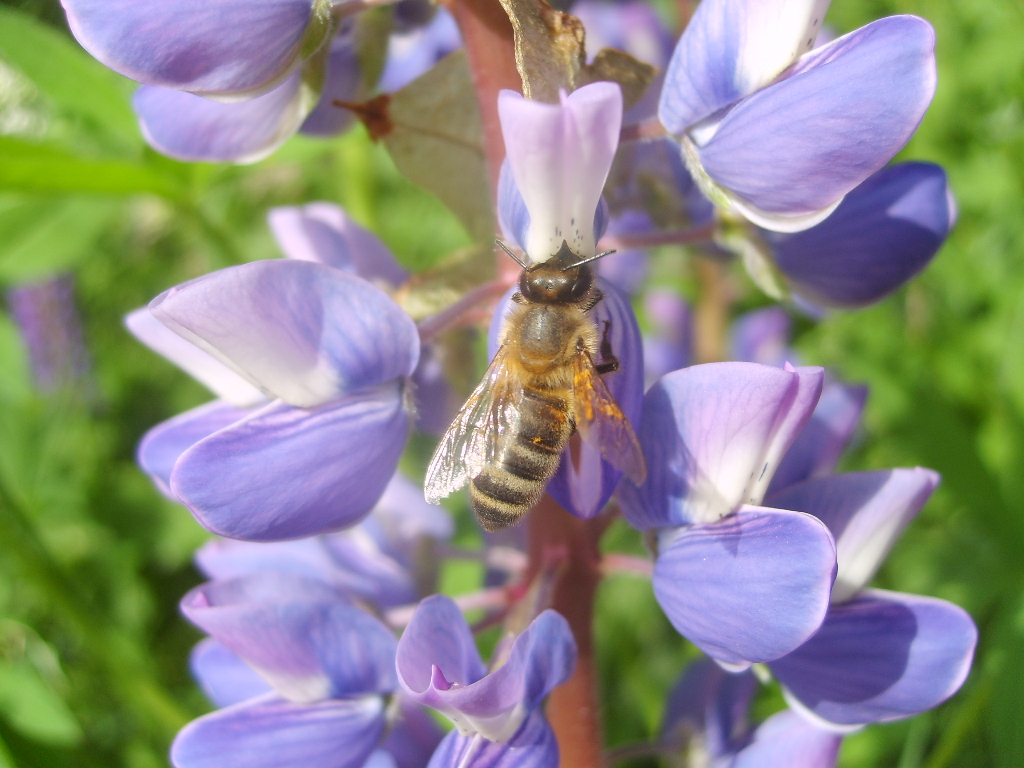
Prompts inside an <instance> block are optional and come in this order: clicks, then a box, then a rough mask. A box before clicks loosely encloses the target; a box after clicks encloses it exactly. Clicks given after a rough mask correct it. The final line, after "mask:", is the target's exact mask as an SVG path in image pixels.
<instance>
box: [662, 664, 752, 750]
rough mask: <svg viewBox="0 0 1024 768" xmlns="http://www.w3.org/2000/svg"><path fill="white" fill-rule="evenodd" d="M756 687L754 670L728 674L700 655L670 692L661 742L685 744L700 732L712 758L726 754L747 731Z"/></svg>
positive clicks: (663, 721) (666, 704) (674, 744)
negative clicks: (748, 715)
mask: <svg viewBox="0 0 1024 768" xmlns="http://www.w3.org/2000/svg"><path fill="white" fill-rule="evenodd" d="M757 688H758V685H757V678H756V677H754V674H753V672H750V671H749V670H748V671H746V672H740V673H739V674H733V673H729V672H726V671H725V670H724V669H722V667H721V666H719V665H718V664H717V663H716V662H714V661H712V660H711V659H709V658H708V657H706V656H702V657H700V658H699V659H697V661H695V662H693V663H692V664H690V666H689V667H687V669H686V672H685V673H684V674H683V676H682V677H681V678H680V679H679V682H678V683H676V685H675V686H674V687H673V688H672V691H671V693H669V697H668V701H667V702H666V703H665V716H664V718H663V720H662V726H661V739H660V740H661V743H662V744H666V745H672V746H676V745H678V746H682V745H683V744H685V743H686V741H687V740H688V739H692V738H693V736H694V735H695V734H700V737H701V741H702V743H703V748H704V749H705V750H706V751H707V753H708V754H709V756H710V757H712V758H715V757H720V756H722V755H725V754H726V753H727V752H728V751H729V750H730V749H731V748H732V745H733V743H734V742H735V741H736V740H737V739H739V738H742V737H743V736H745V735H746V733H747V731H748V727H747V712H748V710H749V709H750V703H751V701H752V700H753V697H754V694H755V693H756V692H757Z"/></svg>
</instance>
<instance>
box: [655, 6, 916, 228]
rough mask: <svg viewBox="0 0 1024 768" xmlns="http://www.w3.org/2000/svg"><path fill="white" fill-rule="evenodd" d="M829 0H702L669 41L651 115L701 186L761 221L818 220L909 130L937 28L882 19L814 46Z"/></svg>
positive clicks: (777, 224)
mask: <svg viewBox="0 0 1024 768" xmlns="http://www.w3.org/2000/svg"><path fill="white" fill-rule="evenodd" d="M827 8H828V0H806V1H805V2H800V3H787V2H784V0H769V1H768V2H762V1H761V0H758V2H753V1H752V0H708V2H704V3H701V4H700V5H699V6H698V7H697V10H696V12H695V13H694V15H693V18H692V20H691V21H690V24H689V26H687V28H686V31H685V32H684V33H683V35H682V37H681V38H680V40H679V43H678V45H677V46H676V49H675V52H674V53H673V56H672V61H671V63H670V65H669V68H668V72H667V73H666V77H665V86H664V88H663V89H662V93H661V102H660V105H659V110H658V115H659V118H660V119H661V122H662V123H663V124H664V126H665V127H666V128H667V129H668V131H669V132H670V133H672V134H674V135H676V136H678V137H679V139H680V142H681V145H682V152H683V156H684V157H685V158H686V161H687V165H688V167H689V168H690V170H691V172H692V173H693V175H694V178H695V179H697V181H698V183H699V184H700V185H701V188H702V189H703V190H704V191H705V193H706V194H708V196H709V197H710V198H711V199H712V200H713V201H714V202H715V203H716V204H717V205H719V206H721V207H723V208H725V209H727V210H731V211H733V212H735V213H738V214H740V215H742V216H744V217H746V218H748V219H749V220H750V221H753V222H754V223H755V224H758V225H759V226H762V227H764V228H766V229H771V230H775V231H780V232H794V231H799V230H802V229H806V228H807V227H810V226H813V225H814V224H816V223H818V222H820V221H822V220H823V219H824V218H825V217H826V216H828V214H829V213H830V212H831V211H833V210H834V209H835V207H836V206H837V205H838V204H839V202H840V201H841V200H842V198H843V196H844V195H845V194H847V193H848V192H850V191H851V190H853V189H854V188H855V187H856V186H857V185H858V184H860V183H861V182H863V181H865V180H866V179H867V178H868V177H869V176H870V175H871V174H872V173H874V172H876V171H878V170H880V169H881V168H882V166H884V165H885V164H886V163H887V162H888V161H889V160H890V159H891V158H892V157H893V155H895V154H896V152H898V151H899V150H900V149H901V148H902V147H903V145H904V144H906V142H907V140H908V139H909V138H910V136H911V134H912V133H913V132H914V130H915V129H916V128H917V125H918V123H920V121H921V118H922V117H923V115H924V112H925V110H926V109H927V107H928V104H929V103H930V101H931V98H932V95H933V93H934V90H935V61H934V50H933V49H934V33H933V31H932V28H931V26H930V25H929V24H928V23H927V22H926V21H924V20H923V19H920V18H917V17H915V16H891V17H888V18H884V19H880V20H878V21H875V22H873V23H871V24H868V25H867V26H865V27H862V28H860V29H858V30H855V31H854V32H851V33H850V34H848V35H844V36H843V37H840V38H838V39H836V40H833V41H832V42H830V43H828V44H826V45H823V46H821V47H819V48H816V49H815V48H814V44H815V39H816V37H817V34H818V30H819V29H820V26H821V22H822V20H823V18H824V15H825V11H826V10H827Z"/></svg>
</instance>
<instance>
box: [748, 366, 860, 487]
mask: <svg viewBox="0 0 1024 768" xmlns="http://www.w3.org/2000/svg"><path fill="white" fill-rule="evenodd" d="M867 396H868V388H867V387H864V386H857V385H851V384H838V383H830V384H826V385H825V386H824V388H823V389H822V390H821V398H820V399H819V400H818V405H817V406H815V408H814V413H812V414H811V418H810V419H809V420H808V421H807V423H806V424H805V425H804V428H803V429H802V430H801V431H800V434H799V435H797V438H796V440H794V441H793V445H792V446H790V448H789V450H788V451H786V455H785V456H784V457H783V459H782V463H781V464H780V465H779V468H778V470H776V472H775V476H774V477H773V478H772V482H771V484H770V485H769V487H768V495H771V494H772V493H774V492H776V491H779V490H781V489H783V488H786V487H787V486H790V485H793V484H794V483H799V482H801V481H802V480H807V479H808V478H811V477H817V476H819V475H826V474H829V473H831V472H833V471H834V470H835V468H836V464H838V463H839V457H840V455H841V454H842V452H843V449H844V448H846V445H847V444H848V443H849V442H850V439H851V438H852V437H853V433H854V432H855V431H856V429H857V426H858V425H859V424H860V415H861V413H862V412H863V411H864V403H865V401H866V400H867Z"/></svg>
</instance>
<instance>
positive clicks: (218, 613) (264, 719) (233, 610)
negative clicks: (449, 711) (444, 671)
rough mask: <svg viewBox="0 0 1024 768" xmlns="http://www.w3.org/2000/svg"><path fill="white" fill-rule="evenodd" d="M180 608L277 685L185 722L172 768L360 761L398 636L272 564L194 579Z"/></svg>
mask: <svg viewBox="0 0 1024 768" xmlns="http://www.w3.org/2000/svg"><path fill="white" fill-rule="evenodd" d="M182 611H183V612H184V613H185V615H186V616H187V617H188V618H189V619H191V620H192V621H193V622H194V623H196V624H197V625H198V626H199V627H200V628H202V629H203V630H204V631H206V632H208V633H210V634H211V635H212V636H213V638H214V639H215V640H216V641H217V642H219V643H220V644H221V645H223V646H224V647H225V648H226V649H228V650H229V651H230V652H231V653H233V654H234V655H235V656H237V657H238V658H240V659H243V660H245V662H246V663H247V664H248V665H250V666H251V667H252V668H253V669H254V670H255V671H256V672H258V674H259V675H260V677H262V678H263V679H264V680H265V681H266V682H267V683H268V684H269V686H270V688H271V689H272V690H271V692H269V693H265V694H263V695H258V696H257V697H256V698H252V699H247V700H244V701H241V702H239V703H236V704H232V705H230V706H227V707H226V708H224V709H220V710H218V711H216V712H213V713H211V714H209V715H205V716H204V717H201V718H199V719H198V720H196V721H194V722H192V723H191V724H189V725H188V726H186V727H185V728H184V729H183V730H182V731H181V732H180V733H179V734H178V737H177V738H176V739H175V741H174V745H173V746H172V748H171V761H172V762H173V763H174V765H175V766H176V768H203V767H205V766H210V768H213V766H217V768H223V766H230V765H237V766H247V767H248V768H293V767H296V768H297V767H298V766H302V765H307V764H309V763H315V764H316V765H323V766H330V767H331V768H350V767H351V768H359V766H362V765H363V763H364V762H365V761H366V759H367V758H368V757H369V756H370V754H371V753H372V752H373V750H374V749H376V748H377V746H378V745H379V743H380V741H381V736H382V734H383V732H384V728H385V726H386V716H385V707H386V697H387V696H388V695H389V694H390V693H391V692H392V691H394V689H395V687H396V685H395V682H396V681H395V673H394V659H395V639H394V637H393V636H392V634H391V632H390V630H388V628H387V627H385V626H384V625H383V624H381V623H380V622H379V621H378V620H377V619H375V618H374V617H372V616H371V615H370V614H368V613H366V612H365V611H363V610H361V609H359V608H356V607H354V606H352V605H351V604H350V603H349V602H348V601H347V600H346V599H345V598H344V596H343V595H342V594H341V593H339V592H337V591H335V590H334V589H332V588H331V587H329V586H328V585H327V584H325V583H323V582H321V581H318V580H315V579H306V578H303V577H299V576H290V575H287V574H281V573H268V574H262V575H260V576H248V577H243V578H239V579H231V580H227V581H221V582H211V583H209V584H205V585H203V586H201V587H197V588H196V589H194V590H193V591H192V592H190V593H189V594H187V595H186V596H185V597H184V598H183V599H182ZM250 689H251V685H250ZM234 690H238V689H237V688H236V689H234ZM226 691H227V693H228V694H230V692H231V691H232V689H231V688H230V687H229V688H227V689H226Z"/></svg>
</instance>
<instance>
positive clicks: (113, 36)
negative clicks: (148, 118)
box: [62, 0, 315, 94]
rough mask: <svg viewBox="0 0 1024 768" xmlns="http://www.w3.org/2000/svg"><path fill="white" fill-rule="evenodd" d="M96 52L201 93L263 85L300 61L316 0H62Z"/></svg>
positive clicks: (148, 77) (141, 75)
mask: <svg viewBox="0 0 1024 768" xmlns="http://www.w3.org/2000/svg"><path fill="white" fill-rule="evenodd" d="M62 2H63V5H64V10H65V11H66V12H67V15H68V25H69V26H70V27H71V31H72V32H73V33H74V35H75V37H76V38H77V39H78V42H80V43H81V44H82V46H83V47H84V48H85V49H86V50H87V51H89V53H91V54H92V55H93V56H95V57H96V58H97V59H99V60H100V61H102V62H103V63H104V64H106V65H107V66H108V67H110V68H111V69H113V70H114V71H116V72H119V73H121V74H122V75H124V76H125V77H129V78H131V79H132V80H136V81H138V82H140V83H146V84H148V85H159V86H163V87H165V88H177V89H179V90H185V91H194V92H197V93H212V94H218V93H230V92H248V91H252V90H254V89H259V88H261V87H265V86H266V85H267V84H268V83H272V82H274V81H275V80H276V79H278V78H279V77H280V76H281V75H282V73H285V72H287V71H288V70H289V69H290V68H291V67H292V66H293V65H294V64H295V63H296V62H297V61H298V58H299V55H300V48H301V44H302V41H303V37H304V36H305V35H306V32H307V29H308V28H309V26H310V22H311V21H312V20H313V9H314V5H315V3H314V2H313V0H263V1H262V2H254V1H253V0H200V2H196V0H159V2H153V0H149V1H148V2H147V1H145V0H142V1H140V0H62Z"/></svg>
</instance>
